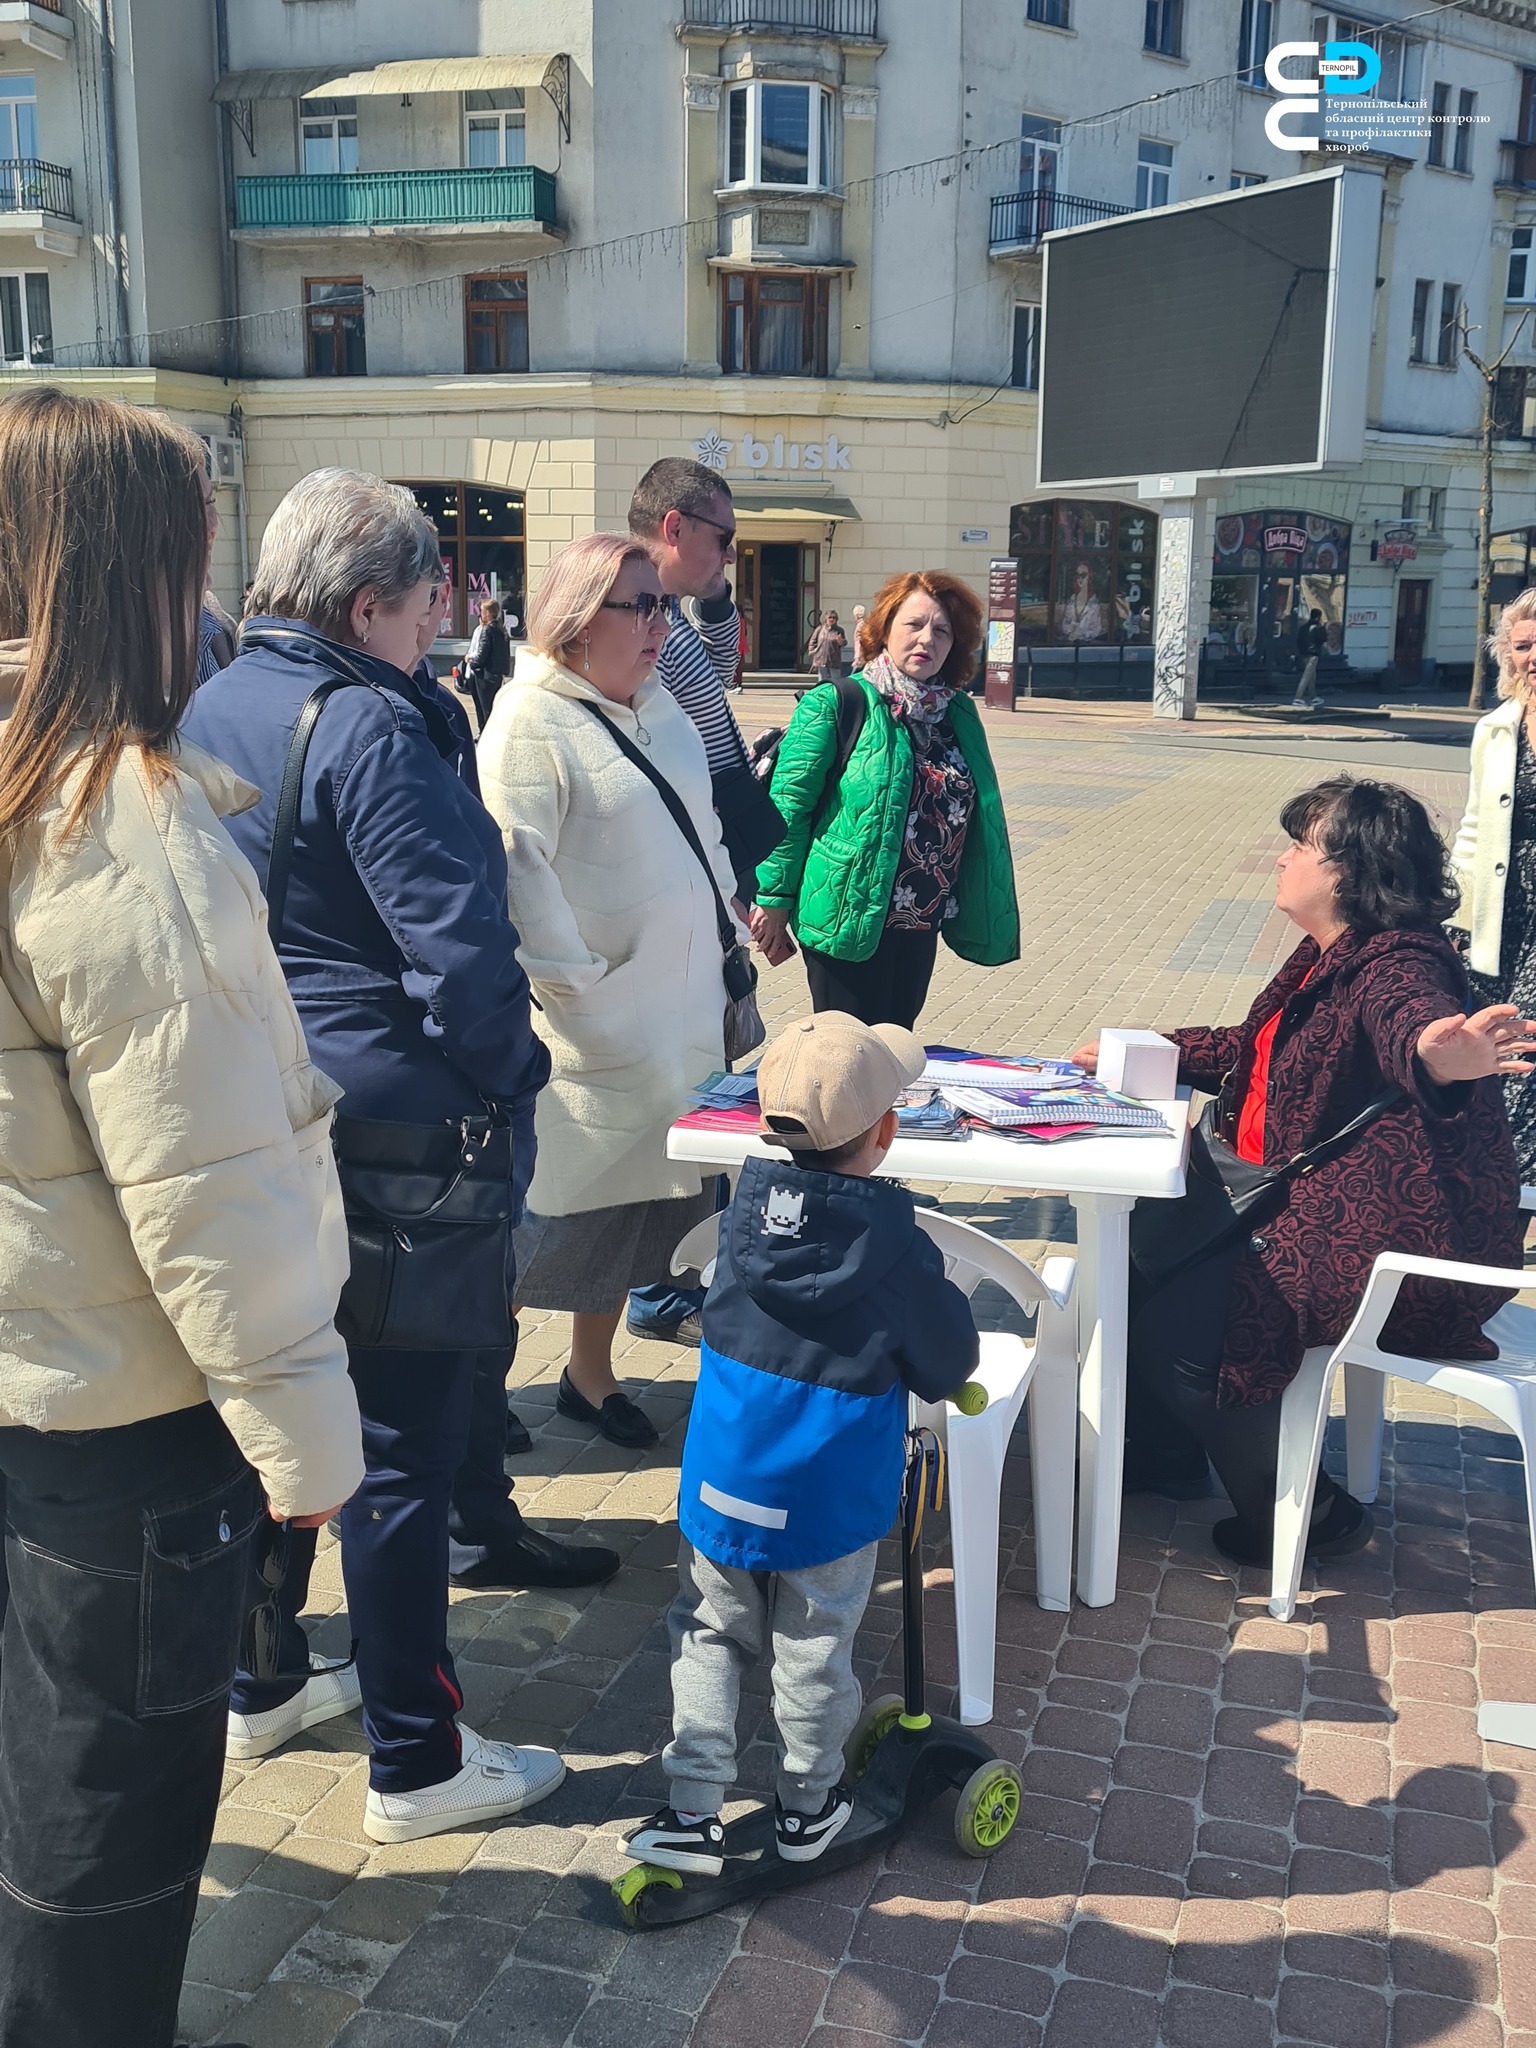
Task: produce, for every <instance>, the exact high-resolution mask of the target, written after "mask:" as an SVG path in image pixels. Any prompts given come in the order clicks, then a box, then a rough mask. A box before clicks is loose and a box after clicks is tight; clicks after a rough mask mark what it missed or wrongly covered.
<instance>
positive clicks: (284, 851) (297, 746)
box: [240, 626, 387, 946]
mask: <svg viewBox="0 0 1536 2048" xmlns="http://www.w3.org/2000/svg"><path fill="white" fill-rule="evenodd" d="M240 645H241V647H242V649H244V648H247V647H271V648H274V649H275V650H277V651H278V652H279V653H283V652H286V651H288V650H290V649H297V648H303V649H310V648H313V646H314V645H315V642H314V640H313V639H312V638H311V636H310V635H309V634H308V633H296V632H293V631H291V630H289V629H288V628H286V627H282V626H271V627H266V628H263V629H261V630H259V631H257V632H255V633H250V634H242V635H241V640H240ZM325 654H326V658H327V660H331V661H334V662H335V664H336V666H337V667H338V668H342V669H345V670H346V674H344V675H339V676H327V677H326V679H325V681H324V682H323V683H317V684H316V685H315V687H314V689H312V690H311V691H310V693H309V695H308V696H307V697H306V698H305V699H304V702H303V703H302V704H301V705H300V706H299V715H298V717H297V718H296V719H295V720H294V722H293V737H292V739H291V740H290V741H289V742H288V758H287V760H286V761H285V762H284V763H283V780H282V785H281V787H280V788H279V790H278V793H277V818H276V820H275V822H274V824H273V826H272V851H271V853H270V854H269V855H268V857H267V936H268V937H269V938H270V939H271V941H272V943H273V945H274V946H276V944H277V943H278V940H279V938H280V937H281V936H282V929H283V912H284V909H285V908H286V906H287V902H288V877H289V875H290V873H291V872H292V869H293V842H294V835H295V833H296V832H297V830H298V823H299V797H300V794H301V792H302V790H303V786H304V762H305V760H306V758H307V756H308V754H309V743H310V740H311V739H312V738H313V737H314V731H315V726H316V724H317V723H318V721H319V717H320V713H321V712H322V711H323V710H324V709H325V700H326V699H327V697H331V696H334V695H335V693H336V691H338V690H348V689H351V688H353V687H354V686H356V685H358V684H361V685H362V687H363V688H364V689H368V690H378V691H379V695H380V696H384V695H385V694H387V693H386V692H385V691H383V690H380V689H379V685H378V684H377V683H376V682H374V680H373V678H372V677H371V676H367V675H365V674H364V673H363V671H362V670H361V669H360V668H358V667H356V666H355V665H354V664H353V663H352V662H350V661H348V659H347V657H346V655H345V654H344V653H343V652H342V651H341V649H340V648H336V647H332V646H331V645H330V644H329V642H327V644H326V648H325Z"/></svg>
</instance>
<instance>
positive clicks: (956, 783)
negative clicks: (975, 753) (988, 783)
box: [885, 715, 976, 932]
mask: <svg viewBox="0 0 1536 2048" xmlns="http://www.w3.org/2000/svg"><path fill="white" fill-rule="evenodd" d="M907 731H908V734H909V736H910V738H911V741H912V808H911V809H910V810H909V811H908V813H907V829H906V836H905V838H904V839H903V841H902V848H901V859H900V861H899V863H898V865H897V869H896V881H895V885H894V887H893V888H892V890H891V908H890V911H889V913H888V915H887V917H886V920H885V922H886V929H887V930H888V931H904V932H931V931H935V930H937V928H938V927H939V926H940V925H941V924H943V923H944V922H945V920H946V919H947V918H951V917H954V916H955V915H956V913H957V912H958V910H959V908H960V906H959V904H958V903H957V901H956V900H955V885H956V883H957V882H958V881H959V879H960V859H961V856H962V854H963V853H964V852H965V835H966V831H967V828H968V827H969V825H970V822H971V813H972V812H973V811H974V810H975V808H976V783H975V779H974V777H973V776H972V774H971V771H970V769H969V768H968V767H967V766H966V765H965V756H964V755H963V754H962V753H961V751H960V747H959V743H958V742H957V741H956V739H955V735H954V731H953V729H952V727H951V725H950V722H949V718H948V716H947V715H946V716H945V717H944V718H942V719H940V720H939V722H938V723H937V724H935V725H930V726H920V725H919V724H918V723H917V722H916V721H915V720H913V721H910V722H909V723H908V726H907Z"/></svg>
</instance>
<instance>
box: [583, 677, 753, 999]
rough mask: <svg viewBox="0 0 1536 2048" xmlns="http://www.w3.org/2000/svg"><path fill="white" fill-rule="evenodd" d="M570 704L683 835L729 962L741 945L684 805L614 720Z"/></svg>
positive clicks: (589, 704)
mask: <svg viewBox="0 0 1536 2048" xmlns="http://www.w3.org/2000/svg"><path fill="white" fill-rule="evenodd" d="M571 701H572V702H573V703H576V704H579V705H580V706H581V708H582V710H583V711H589V712H591V714H592V716H593V717H594V718H595V719H596V720H597V722H598V724H599V725H600V726H602V728H603V730H604V731H605V732H606V733H607V734H608V735H609V737H610V738H611V739H612V741H613V743H614V745H615V746H616V747H617V748H618V750H619V752H620V753H621V754H623V755H624V756H625V758H626V759H627V760H629V761H631V762H633V764H634V765H635V767H637V768H638V769H639V770H640V773H641V774H642V775H643V776H644V777H645V779H646V781H647V782H649V783H650V785H651V787H652V788H653V789H654V790H655V792H656V794H657V795H658V796H659V797H660V798H661V800H662V802H663V803H664V804H665V805H666V807H667V809H668V810H669V811H670V812H671V814H672V822H673V824H674V825H676V827H677V829H678V831H679V832H681V833H682V835H683V837H684V838H685V839H686V840H687V842H688V844H689V846H691V847H692V849H693V857H694V859H695V860H696V861H697V862H698V864H699V866H700V867H701V868H702V869H703V870H704V873H705V876H706V878H707V879H708V882H709V886H710V888H711V890H712V891H713V892H714V898H715V925H716V928H717V930H718V931H719V934H720V950H721V952H722V953H723V954H724V955H725V957H726V958H727V959H729V958H730V956H731V954H732V953H734V952H735V950H736V948H737V946H738V945H739V944H740V941H739V940H738V938H737V937H736V927H735V925H734V924H733V923H732V921H731V913H730V912H729V911H728V910H727V909H726V907H725V898H724V897H723V896H722V895H721V894H720V884H719V883H718V882H717V881H716V880H715V871H714V869H713V868H712V867H711V866H710V861H709V855H708V854H707V853H706V852H705V851H704V845H703V841H702V840H701V839H700V838H699V835H698V833H697V832H696V831H695V830H694V827H693V820H692V818H690V817H689V815H688V807H687V805H686V804H685V803H684V802H683V800H682V798H681V797H680V796H679V795H678V793H677V791H676V790H675V789H674V788H673V787H672V785H671V783H670V782H668V780H667V778H666V777H665V775H663V774H662V773H661V771H660V770H659V769H658V768H655V767H653V766H652V765H651V763H650V762H649V761H647V759H646V758H645V756H644V754H642V753H641V751H640V749H639V748H638V747H637V746H636V745H635V744H634V742H633V741H632V740H631V739H629V738H628V737H627V736H626V735H625V734H624V733H622V732H620V731H619V729H618V727H617V726H616V725H615V724H614V722H613V720H612V719H611V718H609V717H608V716H607V715H606V714H605V713H604V712H602V711H599V710H598V708H597V706H596V705H595V704H594V703H592V701H591V700H590V698H586V697H575V698H573V699H572V700H571Z"/></svg>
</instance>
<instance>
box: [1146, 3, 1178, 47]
mask: <svg viewBox="0 0 1536 2048" xmlns="http://www.w3.org/2000/svg"><path fill="white" fill-rule="evenodd" d="M1141 47H1142V48H1143V49H1144V50H1151V51H1152V52H1153V53H1154V54H1155V55H1157V56H1159V57H1182V56H1183V54H1184V0H1146V20H1145V22H1144V24H1143V27H1142V36H1141Z"/></svg>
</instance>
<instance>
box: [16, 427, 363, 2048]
mask: <svg viewBox="0 0 1536 2048" xmlns="http://www.w3.org/2000/svg"><path fill="white" fill-rule="evenodd" d="M202 470H203V454H202V448H201V445H200V444H199V443H198V442H197V440H196V439H195V438H194V437H193V436H192V435H190V434H188V433H186V432H184V431H183V430H182V429H180V428H176V427H173V426H171V425H170V424H169V422H167V421H166V420H164V419H163V418H161V417H159V416H157V415H156V414H153V413H151V412H148V411H144V410H141V409H139V408H135V407H128V406H122V405H115V404H112V403H110V402H108V401H104V400H99V399H86V398H75V397H71V396H67V395H66V394H64V393H62V392H57V391H50V390H47V389H45V388H36V389H33V390H29V391H26V392H23V393H21V394H19V395H17V396H14V397H11V398H8V399H6V400H5V401H4V403H3V404H0V638H4V639H5V641H6V644H5V645H4V646H3V647H0V1512H3V1516H4V1521H5V1525H6V1545H5V1554H4V1562H3V1565H0V1615H3V1621H4V1633H3V1637H0V2041H3V2042H4V2043H5V2044H6V2048H44V2044H47V2048H86V2044H89V2048H170V2043H171V2040H172V2035H173V2031H174V2026H175V2018H176V2009H177V2000H178V1995H179V1991H180V1985H181V1975H182V1968H183V1964H184V1961H185V1957H186V1949H187V1940H188V1936H189V1935H190V1932H191V1927H192V1915H193V1909H194V1907H195V1905H196V1902H197V1891H198V1881H199V1876H200V1873H201V1869H202V1864H203V1859H204V1857H205V1856H206V1854H207V1850H208V1844H209V1841H210V1838H211V1836H212V1832H213V1822H214V1815H215V1811H216V1808H217V1802H218V1796H219V1787H220V1779H221V1773H222V1767H223V1756H224V1738H225V1717H226V1709H227V1701H228V1697H229V1685H230V1678H231V1675H232V1673H233V1670H234V1666H235V1659H236V1653H237V1650H238V1648H239V1644H240V1639H241V1635H242V1633H243V1630H244V1628H245V1624H246V1620H247V1617H248V1615H249V1613H250V1610H251V1607H252V1604H253V1599H254V1595H253V1591H252V1589H253V1586H254V1584H255V1580H254V1575H253V1571H252V1560H253V1550H254V1548H255V1544H256V1540H257V1538H258V1534H259V1532H261V1531H262V1530H263V1529H264V1528H267V1527H270V1526H271V1522H272V1520H273V1519H275V1518H276V1517H279V1516H283V1517H291V1518H293V1519H295V1520H299V1519H307V1520H308V1521H309V1522H311V1523H313V1522H315V1521H316V1520H320V1519H323V1518H324V1517H325V1516H326V1515H327V1514H328V1513H330V1512H334V1510H335V1509H336V1507H337V1506H338V1505H339V1504H340V1503H341V1502H342V1501H344V1500H345V1499H346V1497H347V1496H348V1494H350V1493H351V1491H352V1489H353V1488H354V1486H355V1485H356V1484H357V1482H358V1480H359V1479H360V1478H361V1476H362V1450H361V1437H360V1430H359V1425H358V1417H357V1404H356V1401H355V1399H354V1397H353V1393H352V1386H351V1382H350V1380H349V1379H348V1376H347V1360H346V1353H345V1350H344V1348H343V1346H342V1343H341V1340H340V1338H339V1337H338V1336H337V1334H336V1331H335V1329H334V1327H333V1321H332V1319H333V1317H334V1314H335V1309H336V1303H337V1298H338V1295H339V1293H340V1289H341V1285H342V1282H343V1280H344V1279H345V1277H346V1235H345V1226H344V1223H343V1220H342V1216H341V1202H340V1191H339V1188H338V1186H337V1181H336V1175H335V1168H334V1166H333V1164H332V1161H331V1158H330V1147H329V1142H328V1134H329V1125H330V1114H329V1113H330V1108H331V1104H332V1102H333V1101H334V1100H335V1096H336V1090H335V1089H334V1088H333V1087H332V1085H331V1083H330V1082H329V1081H328V1080H327V1079H326V1078H325V1076H324V1075H323V1074H321V1073H319V1072H318V1071H317V1070H316V1069H315V1068H314V1067H313V1066H311V1065H310V1062H309V1060H308V1058H307V1056H306V1052H305V1044H304V1036H303V1032H302V1030H301V1028H300V1024H299V1020H298V1017H297V1014H296V1013H295V1010H294V1007H293V1003H292V1001H291V1000H290V998H289V996H288V991H287V987H286V984H285V982H284V979H283V975H282V971H281V969H280V968H279V966H278V963H277V958H276V955H275V954H274V952H273V950H272V946H271V944H270V942H269V940H268V938H267V933H266V911H265V906H264V904H263V902H262V898H261V891H260V889H259V888H258V887H257V883H256V878H255V876H254V874H253V873H252V871H251V869H250V867H249V865H248V864H247V862H246V861H245V860H244V859H243V858H242V857H241V855H240V854H239V853H238V852H236V850H235V847H234V845H233V843H232V841H231V840H230V838H229V836H228V834H227V833H226V832H225V830H224V828H223V827H222V825H221V824H220V822H219V819H220V816H221V815H222V814H226V813H228V812H229V811H231V810H232V809H234V808H236V807H238V806H239V805H241V804H243V803H249V802H253V801H254V800H255V797H256V791H255V790H254V789H251V788H250V787H249V786H247V785H245V784H242V783H241V782H239V781H238V779H237V778H236V777H234V776H233V775H232V774H231V773H230V772H229V771H228V770H227V769H225V768H223V767H222V766H221V765H220V764H219V763H218V762H216V761H214V760H212V759H211V758H210V757H208V756H206V755H203V754H200V753H198V752H197V751H196V750H195V749H191V748H187V749H185V750H182V751H181V752H180V753H178V751H177V744H176V737H175V728H176V724H177V722H178V720H179V719H180V716H181V713H182V711H183V710H184V708H185V706H186V703H187V701H188V699H189V698H190V696H191V694H192V690H193V686H194V678H195V673H196V668H195V664H196V642H197V613H198V598H199V596H200V594H201V591H202V588H203V583H204V576H205V571H206V566H207V551H208V539H207V530H206V527H205V524H204V510H203V493H202V488H201V477H202Z"/></svg>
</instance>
